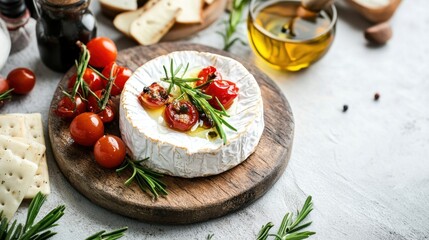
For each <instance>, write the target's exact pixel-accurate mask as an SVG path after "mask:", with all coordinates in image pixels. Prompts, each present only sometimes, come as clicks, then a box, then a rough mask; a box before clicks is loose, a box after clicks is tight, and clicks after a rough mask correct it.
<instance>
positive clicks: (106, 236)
mask: <svg viewBox="0 0 429 240" xmlns="http://www.w3.org/2000/svg"><path fill="white" fill-rule="evenodd" d="M127 230H128V227H123V228H120V229H116V230H113V231H111V232H106V231H100V232H98V233H95V234H94V235H92V236H90V237H88V238H86V239H85V240H116V239H119V238H121V237H123V236H124V235H125V232H126V231H127Z"/></svg>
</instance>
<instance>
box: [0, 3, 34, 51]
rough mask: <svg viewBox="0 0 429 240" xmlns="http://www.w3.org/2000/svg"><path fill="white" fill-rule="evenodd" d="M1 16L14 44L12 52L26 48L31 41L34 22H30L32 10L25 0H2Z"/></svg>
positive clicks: (0, 6) (0, 4)
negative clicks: (28, 7)
mask: <svg viewBox="0 0 429 240" xmlns="http://www.w3.org/2000/svg"><path fill="white" fill-rule="evenodd" d="M0 17H1V18H2V19H3V20H4V22H5V23H6V26H7V29H8V30H9V36H10V40H11V44H12V45H11V50H10V53H11V54H13V53H16V52H19V51H21V50H23V49H24V48H26V47H27V46H28V45H29V44H30V41H31V36H32V34H31V33H32V32H33V29H34V22H33V24H30V12H29V11H28V9H27V7H26V5H25V2H24V0H7V1H6V0H0Z"/></svg>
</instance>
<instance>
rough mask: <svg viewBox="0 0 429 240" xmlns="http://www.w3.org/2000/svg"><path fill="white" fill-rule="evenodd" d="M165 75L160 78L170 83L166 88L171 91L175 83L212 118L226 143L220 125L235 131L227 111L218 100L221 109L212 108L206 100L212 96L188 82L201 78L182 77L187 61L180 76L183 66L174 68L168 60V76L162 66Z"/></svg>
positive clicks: (187, 66) (196, 105)
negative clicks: (228, 119)
mask: <svg viewBox="0 0 429 240" xmlns="http://www.w3.org/2000/svg"><path fill="white" fill-rule="evenodd" d="M163 68H164V72H165V77H164V78H161V80H162V81H164V82H168V83H170V86H169V87H168V90H169V91H171V89H172V88H173V87H174V85H176V86H177V87H178V88H179V89H180V92H181V94H185V95H186V96H187V97H188V98H189V100H191V102H192V103H193V104H194V105H195V107H196V108H197V109H198V110H199V111H202V112H204V113H205V114H206V115H207V116H208V117H210V118H211V120H213V123H214V125H215V128H216V131H217V132H218V134H219V135H220V138H221V139H222V140H223V143H224V144H226V142H227V138H226V133H225V131H224V129H223V127H222V125H225V126H226V127H228V128H229V129H231V130H233V131H237V129H235V128H234V127H233V126H232V125H231V124H229V123H228V122H227V121H226V120H225V119H224V117H229V115H228V113H227V112H226V111H225V108H224V107H223V106H222V104H221V103H220V102H219V100H217V101H218V104H219V106H221V109H222V110H221V111H220V110H217V109H215V108H213V107H212V106H211V105H210V103H209V102H208V101H207V100H210V99H211V98H212V96H210V95H207V94H205V93H203V92H202V91H201V89H199V88H194V87H192V86H190V85H189V84H188V83H189V82H196V81H198V80H201V79H199V78H183V76H184V75H185V73H186V71H187V70H188V68H189V63H188V64H186V67H185V70H184V72H183V73H182V76H181V77H177V74H178V73H179V72H180V70H181V69H182V68H183V65H182V64H180V65H179V67H177V68H176V70H174V63H173V59H171V60H170V74H171V75H170V76H169V75H168V72H167V68H166V67H165V66H163Z"/></svg>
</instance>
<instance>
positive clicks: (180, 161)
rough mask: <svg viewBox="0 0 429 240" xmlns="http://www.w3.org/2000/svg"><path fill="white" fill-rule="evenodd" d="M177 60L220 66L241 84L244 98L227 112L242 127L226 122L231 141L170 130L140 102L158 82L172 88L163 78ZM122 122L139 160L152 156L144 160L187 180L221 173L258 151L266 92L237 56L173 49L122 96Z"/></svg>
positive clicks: (124, 134) (194, 65)
mask: <svg viewBox="0 0 429 240" xmlns="http://www.w3.org/2000/svg"><path fill="white" fill-rule="evenodd" d="M171 59H173V61H174V66H179V65H180V64H183V65H186V64H187V63H189V68H190V69H199V70H201V69H202V68H204V67H207V66H214V67H216V68H217V70H218V72H220V73H221V75H222V77H223V79H225V80H229V81H232V82H234V83H235V84H236V85H237V87H238V88H239V92H238V97H237V98H236V99H235V100H234V103H233V105H232V106H231V108H230V109H228V111H227V112H228V114H229V115H230V117H225V120H226V121H227V122H228V123H230V124H231V125H232V126H233V127H234V128H236V129H237V131H233V130H231V129H229V128H227V127H226V126H222V127H223V129H224V130H225V133H226V136H227V143H226V144H224V143H223V140H222V139H220V138H219V137H217V138H215V139H210V138H209V137H205V136H206V135H204V132H203V134H201V133H199V134H193V133H192V130H191V132H189V133H183V132H179V131H175V130H173V129H170V128H168V127H167V126H166V124H165V122H164V121H163V118H162V114H160V116H158V117H157V116H155V117H154V114H152V113H151V112H150V111H146V109H145V108H144V107H142V106H141V104H140V103H139V101H138V96H139V94H140V93H141V92H142V91H143V88H144V87H145V86H149V85H150V84H152V83H153V82H158V83H160V84H162V85H163V86H165V87H167V86H168V83H165V82H162V81H161V80H160V79H161V78H163V77H164V76H165V73H164V69H163V65H164V66H165V67H166V68H167V69H168V70H169V69H170V61H171ZM191 72H192V71H191ZM179 76H180V74H179ZM119 123H120V130H121V135H122V139H123V140H124V142H125V144H126V145H127V148H128V151H129V153H130V154H131V156H132V157H133V158H134V159H136V160H141V159H144V158H146V157H149V159H148V160H146V161H144V162H143V164H144V165H145V166H147V167H149V168H151V169H153V170H154V171H157V172H160V173H164V174H167V175H172V176H179V177H185V178H193V177H203V176H209V175H215V174H219V173H222V172H224V171H226V170H228V169H231V168H233V167H235V166H237V165H238V164H240V163H241V162H243V161H244V160H246V158H247V157H249V155H250V154H252V153H253V152H254V151H255V148H256V146H257V144H258V142H259V140H260V138H261V135H262V132H263V130H264V114H263V104H262V97H261V91H260V89H259V86H258V84H257V82H256V80H255V78H254V77H253V75H252V74H250V73H249V72H248V71H247V69H246V68H245V67H244V66H243V65H242V64H240V63H239V62H237V61H235V60H234V59H231V58H228V57H224V56H220V55H216V54H211V53H206V52H196V51H180V52H173V53H170V54H168V55H164V56H160V57H158V58H155V59H153V60H151V61H149V62H147V63H146V64H144V65H143V66H141V67H140V68H138V69H137V70H136V71H135V72H134V74H133V75H132V76H131V77H130V79H129V80H128V81H127V83H126V84H125V87H124V90H123V92H122V95H121V99H120V122H119ZM207 131H208V130H207ZM212 131H213V130H212ZM206 134H207V133H206Z"/></svg>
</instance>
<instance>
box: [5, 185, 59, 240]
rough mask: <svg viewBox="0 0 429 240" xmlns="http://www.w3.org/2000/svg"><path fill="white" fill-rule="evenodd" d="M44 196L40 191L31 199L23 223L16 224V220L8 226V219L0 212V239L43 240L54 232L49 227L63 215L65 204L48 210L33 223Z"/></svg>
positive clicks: (53, 225) (44, 198)
mask: <svg viewBox="0 0 429 240" xmlns="http://www.w3.org/2000/svg"><path fill="white" fill-rule="evenodd" d="M45 200H46V196H45V195H43V194H41V193H40V192H39V193H38V194H37V195H36V196H35V197H34V199H33V200H32V201H31V203H30V206H29V207H28V213H27V220H26V222H25V225H24V226H22V224H17V222H16V220H15V221H14V222H13V223H12V225H10V226H9V223H8V220H7V219H6V218H2V214H0V219H1V222H0V239H2V240H3V239H7V240H9V239H14V240H30V239H31V240H45V239H49V238H51V237H52V236H54V235H55V234H56V233H55V232H51V231H50V230H49V229H51V228H53V227H55V226H57V224H56V222H57V221H58V220H59V219H60V218H61V217H62V216H63V215H64V210H65V206H64V205H61V206H58V207H56V208H55V209H53V210H52V211H50V212H49V213H48V214H47V215H46V216H45V217H43V218H42V219H41V220H40V221H39V222H37V223H34V222H35V219H36V217H37V215H38V214H39V211H40V208H41V207H42V205H43V203H44V202H45Z"/></svg>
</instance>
